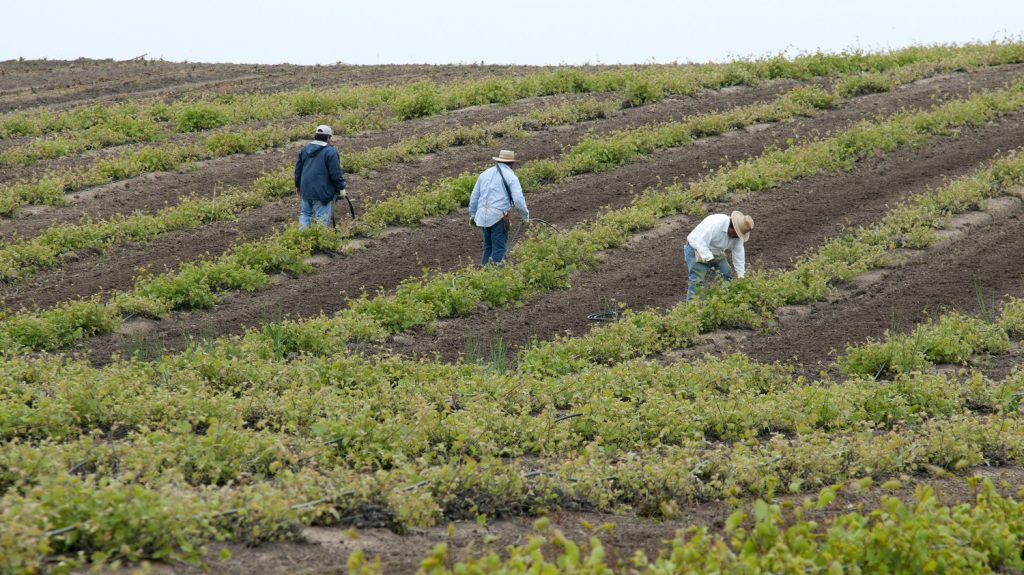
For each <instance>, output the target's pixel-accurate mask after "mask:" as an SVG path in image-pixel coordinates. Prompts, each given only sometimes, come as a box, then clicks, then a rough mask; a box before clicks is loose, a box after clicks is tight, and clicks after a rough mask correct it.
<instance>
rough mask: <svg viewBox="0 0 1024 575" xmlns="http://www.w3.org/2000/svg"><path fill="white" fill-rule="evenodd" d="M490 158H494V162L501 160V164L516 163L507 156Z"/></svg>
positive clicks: (492, 157)
mask: <svg viewBox="0 0 1024 575" xmlns="http://www.w3.org/2000/svg"><path fill="white" fill-rule="evenodd" d="M491 159H492V160H494V161H495V162H501V163H503V164H514V163H516V161H515V160H509V159H508V158H505V159H502V158H495V157H494V156H491Z"/></svg>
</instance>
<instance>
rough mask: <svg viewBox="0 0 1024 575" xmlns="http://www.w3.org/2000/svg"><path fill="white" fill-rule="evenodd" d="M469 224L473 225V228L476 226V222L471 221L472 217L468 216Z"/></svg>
mask: <svg viewBox="0 0 1024 575" xmlns="http://www.w3.org/2000/svg"><path fill="white" fill-rule="evenodd" d="M469 225H471V226H473V227H474V228H475V227H476V222H475V221H473V218H469Z"/></svg>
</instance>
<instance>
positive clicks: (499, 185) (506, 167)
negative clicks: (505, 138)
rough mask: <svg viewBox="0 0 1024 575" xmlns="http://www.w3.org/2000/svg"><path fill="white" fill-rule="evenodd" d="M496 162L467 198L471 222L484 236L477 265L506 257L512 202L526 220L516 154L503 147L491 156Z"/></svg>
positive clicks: (485, 171)
mask: <svg viewBox="0 0 1024 575" xmlns="http://www.w3.org/2000/svg"><path fill="white" fill-rule="evenodd" d="M491 159H492V160H494V161H496V162H497V164H495V165H494V167H491V168H487V169H486V170H484V171H483V173H481V174H480V176H479V177H477V179H476V185H474V186H473V195H472V196H470V198H469V217H470V222H471V223H472V224H473V225H475V226H477V227H478V228H480V230H481V231H482V232H483V236H484V250H483V257H482V258H481V260H480V265H487V264H488V262H490V263H495V264H500V263H501V262H502V260H504V259H505V251H506V249H507V246H508V228H509V219H508V215H509V212H511V211H512V206H513V204H514V205H515V207H516V209H517V210H519V213H520V215H522V216H523V219H525V220H527V221H529V219H530V210H528V209H527V208H526V198H524V197H523V187H522V185H520V183H519V178H517V177H516V174H515V172H514V171H512V164H514V163H515V161H516V154H515V152H512V151H510V150H502V151H501V152H499V153H498V157H496V158H491Z"/></svg>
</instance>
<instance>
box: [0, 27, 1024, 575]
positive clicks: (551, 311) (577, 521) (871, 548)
mask: <svg viewBox="0 0 1024 575" xmlns="http://www.w3.org/2000/svg"><path fill="white" fill-rule="evenodd" d="M324 123H326V124H330V125H331V126H332V127H333V130H334V133H335V136H334V138H333V140H332V145H334V146H335V147H336V148H337V150H338V151H339V153H340V156H341V161H342V164H343V167H344V170H345V172H346V174H345V178H346V181H347V184H348V188H347V190H348V196H349V198H350V199H351V200H352V206H353V210H354V214H355V217H354V218H353V212H350V210H349V206H348V204H347V203H346V202H344V201H342V202H339V204H338V205H336V206H335V214H334V215H335V220H336V227H333V228H325V227H323V226H319V225H316V226H313V227H310V228H309V229H306V230H300V229H299V228H298V212H299V200H298V198H297V196H296V194H295V188H294V184H293V176H292V173H293V167H294V162H295V158H296V154H297V153H298V150H299V149H300V148H301V147H302V146H303V145H304V144H305V143H306V142H308V141H309V139H310V138H311V137H312V134H313V131H314V128H315V127H316V126H317V125H319V124H324ZM499 150H514V151H515V154H516V158H517V160H518V162H517V163H516V164H515V170H516V174H517V176H518V177H519V179H520V181H521V183H522V187H523V190H524V195H525V198H526V201H527V203H528V204H529V208H530V214H531V219H530V221H528V222H527V221H524V220H523V219H522V218H519V217H518V216H514V217H513V220H512V224H511V228H510V242H511V247H510V251H509V256H508V259H507V260H506V262H505V263H504V265H502V266H494V265H490V266H484V267H481V266H479V265H478V264H477V262H478V261H479V258H480V248H481V237H480V235H481V234H480V231H479V229H478V228H476V227H475V226H471V225H469V222H468V221H467V211H466V206H467V204H468V202H469V197H470V193H471V191H472V188H473V185H474V182H475V181H476V176H477V174H479V173H480V172H481V171H482V170H484V169H485V168H487V167H489V166H490V165H492V164H493V162H492V160H491V157H492V156H495V155H497V153H498V151H499ZM733 210H741V211H742V212H743V213H745V214H749V215H750V216H752V217H753V219H754V221H755V222H756V224H755V227H754V229H753V232H752V233H751V236H750V240H749V241H748V242H747V244H746V256H747V275H746V277H744V278H742V279H739V280H736V281H733V282H729V283H726V282H721V281H718V282H712V283H711V284H710V285H708V286H707V287H706V288H705V289H703V290H702V291H701V292H700V294H699V296H698V297H697V298H696V299H695V300H693V301H691V302H690V303H686V302H685V301H684V299H685V294H686V281H687V280H686V278H687V270H686V266H685V264H684V261H683V245H684V243H685V242H686V236H687V234H689V232H690V231H691V230H692V229H693V228H694V227H695V226H696V225H697V224H698V223H699V222H700V221H701V220H702V218H704V217H705V216H706V215H708V214H714V213H730V212H731V211H733ZM1022 231H1024V44H1019V43H1009V42H1004V43H992V44H983V45H965V46H934V47H914V48H907V49H902V50H897V51H892V52H884V53H844V54H811V55H805V56H799V57H792V58H783V57H777V58H769V59H763V60H750V61H736V62H731V63H728V64H706V65H671V66H663V65H658V66H654V65H652V66H588V67H558V68H534V67H510V66H375V67H374V66H370V67H354V66H340V65H339V66H316V67H302V66H262V65H261V66H252V65H212V64H175V63H168V62H162V61H148V60H135V61H127V62H114V61H95V60H76V61H73V62H66V61H17V62H15V61H8V62H0V300H2V306H3V312H2V313H0V442H2V449H0V573H67V572H76V573H85V572H91V571H90V570H95V571H99V572H117V573H125V574H127V573H135V572H152V573H202V572H210V573H238V574H243V573H245V574H252V573H268V574H271V573H272V574H284V573H358V574H373V573H387V574H391V573H416V572H421V573H427V574H432V575H433V574H437V575H440V574H448V573H492V572H501V573H510V574H514V573H577V574H604V573H623V574H626V573H637V574H646V575H655V574H691V573H692V574H698V573H700V574H704V573H707V574H711V573H730V574H731V573H735V574H740V573H743V574H748V573H792V574H797V573H801V574H802V573H829V574H839V573H926V572H940V573H1011V572H1021V571H1024V555H1022V552H1024V499H1022V495H1024V492H1022V491H1021V488H1022V487H1024V411H1022V407H1021V399H1022V398H1024V371H1022V370H1021V369H1020V367H1019V366H1020V363H1021V362H1022V361H1024V355H1022V352H1021V346H1020V340H1021V338H1022V337H1024V265H1022V261H1024V260H1022V258H1021V254H1022V253H1024V233H1022Z"/></svg>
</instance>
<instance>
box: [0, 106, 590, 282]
mask: <svg viewBox="0 0 1024 575" xmlns="http://www.w3.org/2000/svg"><path fill="white" fill-rule="evenodd" d="M606 113H607V108H606V107H605V106H603V105H602V104H600V103H598V102H595V101H585V102H577V103H570V104H565V105H559V106H553V107H550V108H545V109H542V110H537V111H534V112H531V113H529V114H524V115H522V116H514V117H511V118H507V119H506V120H503V121H502V122H498V123H496V124H493V125H483V126H469V127H461V128H453V129H451V130H445V131H442V132H439V133H436V134H432V135H426V136H415V137H412V138H409V139H407V140H403V141H401V142H398V143H396V144H393V145H391V146H382V147H375V148H368V149H366V150H363V151H360V152H352V153H351V154H349V155H347V160H350V161H351V165H353V166H356V168H358V169H360V170H369V169H376V168H380V167H383V166H386V165H388V164H389V163H391V162H396V161H409V160H411V159H412V158H414V157H415V156H416V155H417V154H424V153H428V152H429V151H431V150H437V149H441V148H443V147H445V146H452V145H467V144H470V143H484V142H486V141H488V140H489V139H490V138H493V137H497V136H498V135H501V134H507V133H513V132H515V131H518V130H522V129H524V127H526V126H528V127H530V129H541V128H543V127H544V126H552V125H560V124H565V123H573V122H580V121H585V120H587V119H592V118H595V117H601V116H603V115H604V114H606ZM56 193H58V197H59V198H63V194H62V193H60V192H59V191H57V192H56ZM293 193H294V184H293V182H292V169H291V168H288V169H279V170H275V171H272V172H268V173H265V174H263V175H262V176H260V177H259V178H257V180H256V182H255V183H254V184H253V187H252V189H250V190H242V189H239V188H229V189H227V190H226V191H223V192H220V193H218V194H216V195H215V196H214V197H212V198H186V199H184V200H182V201H181V202H180V203H178V204H177V205H174V206H170V207H167V208H164V209H163V210H160V211H159V212H157V213H156V214H141V213H139V214H133V215H129V216H125V215H117V216H114V217H111V218H108V219H106V220H99V221H84V222H80V223H76V224H61V225H56V226H52V227H50V228H47V229H46V230H45V231H44V232H42V233H41V234H40V235H38V236H35V237H33V238H29V239H24V240H17V241H12V242H8V243H7V244H6V245H5V246H4V247H2V248H0V262H2V263H0V278H2V279H4V280H8V281H9V280H13V279H20V278H24V277H26V276H27V275H30V274H31V273H33V272H34V271H36V270H38V269H42V268H48V267H54V266H57V265H59V264H60V262H61V261H62V259H63V258H64V257H65V256H66V255H67V254H69V253H71V252H74V251H76V250H83V249H102V248H105V247H108V246H110V245H112V244H115V243H119V242H128V241H140V240H145V239H149V238H152V237H155V236H157V235H159V234H161V233H164V232H166V231H171V230H180V229H185V228H189V227H194V226H197V225H201V224H205V223H209V222H212V221H224V220H232V219H235V218H236V217H237V213H238V212H239V211H243V210H247V209H253V208H256V207H259V206H262V205H264V204H266V203H267V202H270V201H273V200H275V199H279V198H282V197H286V196H288V195H291V194H293Z"/></svg>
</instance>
